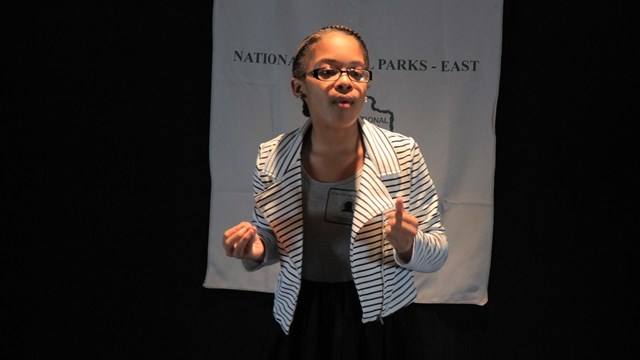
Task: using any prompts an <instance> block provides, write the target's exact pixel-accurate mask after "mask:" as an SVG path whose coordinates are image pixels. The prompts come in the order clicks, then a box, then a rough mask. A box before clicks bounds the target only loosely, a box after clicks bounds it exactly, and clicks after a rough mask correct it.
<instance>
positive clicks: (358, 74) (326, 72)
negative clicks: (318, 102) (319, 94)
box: [307, 67, 373, 83]
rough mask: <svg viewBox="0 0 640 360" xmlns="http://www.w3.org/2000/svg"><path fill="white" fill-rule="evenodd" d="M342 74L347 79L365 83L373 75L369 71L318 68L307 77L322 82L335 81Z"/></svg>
mask: <svg viewBox="0 0 640 360" xmlns="http://www.w3.org/2000/svg"><path fill="white" fill-rule="evenodd" d="M342 74H347V76H348V77H349V79H351V80H352V81H355V82H361V83H366V82H369V81H371V80H373V74H372V73H371V70H366V69H346V70H340V69H334V68H329V67H325V68H318V69H314V70H313V71H309V72H308V73H307V75H313V77H314V78H316V79H318V80H322V81H336V80H338V79H339V78H340V77H341V76H342Z"/></svg>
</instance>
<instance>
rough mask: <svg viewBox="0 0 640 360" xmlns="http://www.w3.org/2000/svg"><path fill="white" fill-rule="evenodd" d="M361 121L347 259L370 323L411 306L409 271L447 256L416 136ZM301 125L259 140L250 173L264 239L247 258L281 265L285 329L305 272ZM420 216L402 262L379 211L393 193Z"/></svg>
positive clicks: (280, 317)
mask: <svg viewBox="0 0 640 360" xmlns="http://www.w3.org/2000/svg"><path fill="white" fill-rule="evenodd" d="M359 125H360V127H361V130H362V137H363V142H364V148H365V159H364V166H363V169H362V172H361V175H360V178H359V181H358V182H357V184H356V191H357V195H356V201H355V204H354V217H353V224H352V227H351V247H350V255H349V259H350V262H351V269H352V275H353V279H354V283H355V286H356V289H357V293H358V297H359V299H360V304H361V306H362V322H363V323H366V322H370V321H374V320H376V319H378V318H382V317H385V316H387V315H390V314H392V313H393V312H395V311H396V310H398V309H401V308H403V307H405V306H407V305H409V304H410V303H412V302H413V301H414V300H415V299H416V296H417V289H416V287H415V283H414V277H413V271H420V272H434V271H437V270H438V269H440V268H441V267H442V265H443V264H444V262H445V260H446V258H447V255H448V242H447V238H446V235H445V232H444V231H445V229H444V227H443V226H442V224H441V221H440V213H439V211H438V196H437V194H436V189H435V187H434V184H433V181H432V179H431V177H430V175H429V171H428V169H427V166H426V164H425V161H424V159H423V157H422V153H421V152H420V149H419V147H418V144H417V143H416V142H415V141H414V139H413V138H411V137H408V136H404V135H401V134H398V133H395V132H391V131H388V130H386V129H382V128H380V127H378V126H376V125H374V124H371V123H369V122H368V121H367V120H364V119H360V120H359ZM309 126H310V121H309V120H308V121H307V122H306V123H305V124H304V126H302V127H300V128H298V129H297V130H294V131H292V132H290V133H287V134H281V135H279V136H278V137H276V138H274V139H272V140H270V141H267V142H265V143H262V144H260V148H259V154H258V157H257V160H256V169H255V173H254V178H253V190H254V200H255V207H254V214H253V219H252V222H253V225H254V226H256V227H257V228H258V234H259V235H260V237H261V238H262V239H263V241H264V242H265V249H266V253H265V260H264V262H263V263H262V264H258V263H253V264H252V263H251V262H250V261H244V265H245V268H246V269H247V270H249V271H254V270H257V269H259V268H260V267H262V266H264V265H268V264H272V263H276V262H278V261H279V262H280V272H279V275H278V279H277V281H276V288H275V291H274V293H275V301H274V306H273V315H274V317H275V319H276V321H277V322H278V323H279V324H280V326H281V327H282V329H283V331H284V332H285V333H286V334H288V333H289V326H290V325H291V322H292V320H293V314H294V311H295V307H296V302H297V297H298V293H299V291H300V284H301V274H302V263H303V258H302V246H303V243H304V239H303V226H304V225H303V221H302V177H301V166H302V165H301V164H302V163H301V159H300V153H301V149H302V139H303V137H304V133H305V132H306V131H307V129H308V128H309ZM398 196H402V197H403V198H404V204H405V208H406V209H407V211H408V212H409V213H411V214H412V215H413V216H415V217H416V218H418V220H419V224H420V225H419V231H418V234H417V235H416V237H415V240H414V246H413V255H412V257H411V260H410V261H409V262H408V263H404V262H403V261H402V260H401V259H400V258H399V257H398V256H397V254H396V253H395V251H394V249H393V247H392V246H391V244H390V243H389V242H388V241H387V240H385V236H384V221H385V220H384V214H385V213H386V212H388V211H390V210H393V209H395V200H394V199H395V198H397V197H398Z"/></svg>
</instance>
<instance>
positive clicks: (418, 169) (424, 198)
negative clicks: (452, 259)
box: [394, 142, 449, 272]
mask: <svg viewBox="0 0 640 360" xmlns="http://www.w3.org/2000/svg"><path fill="white" fill-rule="evenodd" d="M410 184H411V186H410V198H411V201H410V203H409V207H408V209H407V211H408V212H409V213H410V214H412V215H413V216H415V217H416V218H417V219H418V233H417V234H416V236H415V238H414V243H413V254H412V256H411V260H410V261H409V262H403V261H402V260H401V259H400V257H399V256H398V254H397V253H396V252H395V251H394V257H395V260H396V262H397V263H398V264H400V265H401V266H402V267H405V268H407V269H411V270H414V271H418V272H435V271H437V270H439V269H440V268H441V267H442V266H443V265H444V263H445V261H446V259H447V256H448V253H449V243H448V240H447V236H446V234H445V228H444V226H443V225H442V223H441V218H440V212H439V210H438V194H437V192H436V188H435V185H434V183H433V180H432V179H431V176H430V174H429V170H428V169H427V164H426V162H425V160H424V157H423V156H422V152H421V151H420V148H419V146H418V144H417V143H415V142H414V145H413V147H412V150H411V171H410Z"/></svg>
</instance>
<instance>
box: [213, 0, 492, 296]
mask: <svg viewBox="0 0 640 360" xmlns="http://www.w3.org/2000/svg"><path fill="white" fill-rule="evenodd" d="M502 6H503V1H502V0H485V1H477V0H457V1H451V0H435V1H423V0H402V1H382V0H378V1H364V0H354V1H335V0H330V1H312V0H304V1H301V0H295V1H293V0H290V1H283V0H268V1H267V0H265V1H246V0H216V1H215V3H214V15H213V16H214V19H213V24H214V27H213V79H212V99H211V100H212V102H211V104H212V105H211V106H212V107H211V134H210V163H211V176H212V192H211V221H210V235H209V253H208V264H207V272H206V276H205V281H204V284H203V286H204V287H206V288H225V289H238V290H249V291H260V292H273V290H274V287H275V281H276V277H277V273H278V271H279V265H277V264H276V265H272V266H270V267H267V268H263V269H260V270H258V271H255V272H247V271H245V270H244V268H243V267H242V264H241V262H240V261H239V260H237V259H234V258H228V257H227V256H226V255H225V253H224V250H223V248H222V245H221V241H222V232H223V231H224V230H225V229H227V228H229V227H231V226H233V225H235V224H237V223H238V222H240V221H250V219H251V214H252V207H253V203H252V201H253V198H252V192H251V179H252V174H253V170H254V166H255V157H256V155H257V150H258V144H259V143H261V142H264V141H266V140H268V139H271V138H273V137H274V136H276V135H278V134H280V133H283V132H288V131H290V130H293V129H294V128H297V127H299V126H300V125H302V124H303V123H304V121H305V120H306V118H305V117H304V116H303V115H302V111H301V110H302V106H301V102H300V100H298V99H295V98H294V97H293V95H292V94H291V90H290V85H289V82H290V79H291V59H292V57H293V56H294V55H295V51H296V49H297V46H298V44H299V43H300V42H301V41H302V39H303V38H304V37H305V36H307V35H309V34H311V33H312V32H314V31H316V30H318V29H319V28H321V27H323V26H325V25H333V24H343V25H347V26H349V27H351V28H353V29H354V30H355V31H357V32H359V33H360V34H361V35H362V37H363V38H364V40H365V42H366V43H367V47H368V49H369V57H370V62H371V70H372V71H373V81H372V83H371V86H370V88H369V90H368V91H367V93H368V95H369V96H370V100H369V102H368V103H366V104H365V109H364V111H363V113H362V116H364V117H365V118H366V119H368V120H369V121H371V122H372V123H374V124H377V125H378V126H381V127H384V128H387V129H390V130H393V131H396V132H399V133H402V134H405V135H409V136H412V137H414V138H415V139H416V140H417V141H418V143H419V144H420V147H421V149H422V152H423V155H424V157H425V160H426V161H427V166H428V167H429V170H430V173H431V176H432V178H433V180H434V182H435V185H436V188H437V190H438V194H439V197H440V202H441V204H440V205H441V209H442V222H443V224H444V226H445V228H446V232H447V236H448V239H449V246H450V249H449V258H448V259H447V262H446V264H445V265H444V267H443V268H442V269H441V270H440V271H438V272H436V273H433V274H423V273H416V282H417V286H418V299H417V301H418V302H420V303H468V304H480V305H482V304H485V303H486V302H487V300H488V295H487V285H488V280H489V269H490V265H491V245H492V236H493V185H494V169H495V131H494V130H495V123H494V121H495V109H496V105H497V100H498V85H499V79H500V56H501V46H502Z"/></svg>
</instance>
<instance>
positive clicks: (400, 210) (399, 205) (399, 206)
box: [396, 196, 404, 224]
mask: <svg viewBox="0 0 640 360" xmlns="http://www.w3.org/2000/svg"><path fill="white" fill-rule="evenodd" d="M403 214H404V200H403V199H402V196H400V197H398V198H397V199H396V224H402V215H403Z"/></svg>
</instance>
